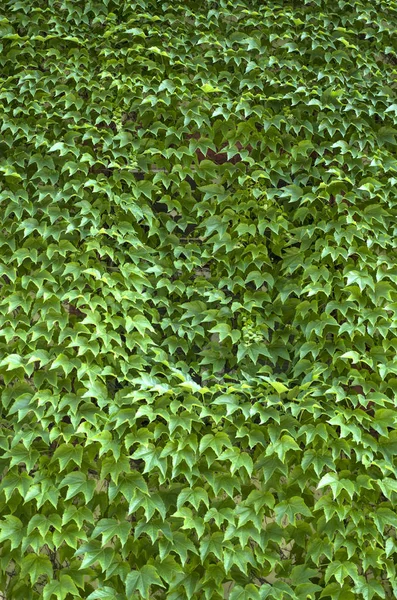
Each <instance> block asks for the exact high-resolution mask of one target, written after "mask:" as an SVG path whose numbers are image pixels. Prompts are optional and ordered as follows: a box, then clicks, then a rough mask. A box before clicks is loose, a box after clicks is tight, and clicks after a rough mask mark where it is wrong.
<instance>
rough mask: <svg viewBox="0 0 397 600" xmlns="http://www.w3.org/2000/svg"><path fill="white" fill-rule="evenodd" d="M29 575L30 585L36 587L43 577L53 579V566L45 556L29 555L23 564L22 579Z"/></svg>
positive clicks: (23, 560)
mask: <svg viewBox="0 0 397 600" xmlns="http://www.w3.org/2000/svg"><path fill="white" fill-rule="evenodd" d="M26 575H29V579H30V583H31V584H32V585H34V584H35V583H36V581H37V580H38V578H39V577H40V576H41V575H47V576H48V578H49V579H51V578H52V564H51V561H50V559H49V558H48V556H45V555H44V554H34V553H33V552H32V553H30V554H27V555H26V556H25V557H24V558H23V559H22V562H21V577H25V576H26Z"/></svg>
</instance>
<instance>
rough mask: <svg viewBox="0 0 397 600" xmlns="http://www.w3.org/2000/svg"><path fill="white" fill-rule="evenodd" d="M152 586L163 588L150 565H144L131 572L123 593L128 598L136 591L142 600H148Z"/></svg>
mask: <svg viewBox="0 0 397 600" xmlns="http://www.w3.org/2000/svg"><path fill="white" fill-rule="evenodd" d="M152 585H157V586H160V587H164V586H163V584H162V581H161V579H160V577H159V576H158V574H157V571H156V569H155V568H154V567H153V566H152V565H144V566H143V567H142V568H141V569H139V570H132V571H130V573H128V575H127V579H126V581H125V591H126V594H127V596H128V597H129V598H130V597H131V596H132V594H133V593H134V592H135V591H136V590H138V592H140V594H141V595H142V596H143V598H149V592H150V588H151V586H152Z"/></svg>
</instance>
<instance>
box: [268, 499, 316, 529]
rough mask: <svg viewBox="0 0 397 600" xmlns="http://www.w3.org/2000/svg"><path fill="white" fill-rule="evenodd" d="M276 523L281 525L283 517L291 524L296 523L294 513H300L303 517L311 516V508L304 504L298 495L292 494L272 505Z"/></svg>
mask: <svg viewBox="0 0 397 600" xmlns="http://www.w3.org/2000/svg"><path fill="white" fill-rule="evenodd" d="M274 512H275V516H276V523H278V524H279V525H281V523H282V521H283V519H284V518H287V519H288V522H289V523H291V524H292V525H295V524H296V515H297V514H301V515H303V516H305V517H311V516H312V513H311V510H310V509H309V508H308V507H307V506H306V504H305V502H304V500H303V499H302V498H300V497H299V496H292V497H291V498H288V499H287V500H283V501H282V502H279V504H276V506H275V507H274Z"/></svg>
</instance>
